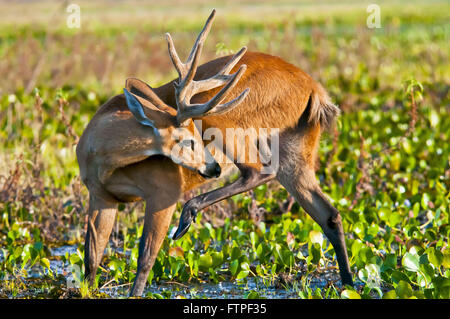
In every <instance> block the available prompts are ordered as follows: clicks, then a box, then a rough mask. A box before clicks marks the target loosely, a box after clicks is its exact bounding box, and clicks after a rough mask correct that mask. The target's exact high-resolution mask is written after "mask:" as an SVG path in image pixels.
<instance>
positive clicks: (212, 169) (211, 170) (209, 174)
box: [199, 163, 222, 178]
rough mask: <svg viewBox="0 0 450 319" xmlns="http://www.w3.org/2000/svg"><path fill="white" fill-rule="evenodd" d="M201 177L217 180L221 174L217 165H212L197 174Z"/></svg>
mask: <svg viewBox="0 0 450 319" xmlns="http://www.w3.org/2000/svg"><path fill="white" fill-rule="evenodd" d="M199 173H200V175H201V176H203V177H205V178H213V177H214V178H217V177H219V176H220V174H221V173H222V169H221V168H220V165H219V164H218V163H213V164H210V165H207V166H206V169H205V171H204V172H199Z"/></svg>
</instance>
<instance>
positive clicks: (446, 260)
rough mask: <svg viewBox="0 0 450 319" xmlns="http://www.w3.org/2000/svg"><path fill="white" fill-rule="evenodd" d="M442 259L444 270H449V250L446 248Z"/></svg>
mask: <svg viewBox="0 0 450 319" xmlns="http://www.w3.org/2000/svg"><path fill="white" fill-rule="evenodd" d="M442 254H443V259H442V266H444V267H445V268H450V248H449V247H447V248H445V250H444V251H443V253H442Z"/></svg>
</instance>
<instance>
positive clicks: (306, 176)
mask: <svg viewBox="0 0 450 319" xmlns="http://www.w3.org/2000/svg"><path fill="white" fill-rule="evenodd" d="M303 133H304V134H303V135H299V136H298V141H299V143H286V144H285V145H287V146H284V147H283V149H281V150H280V169H279V171H278V173H277V179H278V181H279V182H280V183H281V184H282V185H283V186H284V187H285V188H286V190H287V191H288V192H289V193H290V194H291V195H292V196H293V197H294V198H295V199H296V200H297V202H298V203H299V204H300V205H301V206H302V207H303V209H304V210H305V211H306V212H307V213H308V214H309V215H310V216H311V218H312V219H314V221H316V222H317V223H318V224H319V225H320V227H321V228H322V230H323V232H324V233H325V235H326V237H327V238H328V240H329V241H330V242H331V245H332V246H333V248H334V251H335V252H336V259H337V262H338V265H339V270H340V274H341V279H342V283H343V284H349V285H353V281H352V274H351V272H350V267H349V262H348V256H347V248H346V245H345V238H344V230H343V227H342V220H341V216H340V214H339V211H338V210H337V209H336V208H334V207H333V205H331V203H330V202H329V200H328V199H327V198H326V196H325V195H324V194H323V192H322V190H321V189H320V186H319V184H318V182H317V179H316V176H315V170H314V166H315V160H316V158H315V157H316V155H315V150H316V147H317V143H318V136H319V135H318V134H320V132H319V133H318V132H317V131H314V130H313V131H310V132H306V134H305V132H303Z"/></svg>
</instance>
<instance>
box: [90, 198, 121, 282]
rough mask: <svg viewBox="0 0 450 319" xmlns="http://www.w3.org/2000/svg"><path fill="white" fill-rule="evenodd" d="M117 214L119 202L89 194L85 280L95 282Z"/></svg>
mask: <svg viewBox="0 0 450 319" xmlns="http://www.w3.org/2000/svg"><path fill="white" fill-rule="evenodd" d="M116 213H117V202H114V201H110V200H105V199H103V198H101V197H99V196H97V195H95V194H92V193H91V194H89V216H88V225H87V232H86V240H85V251H84V265H85V279H88V280H89V283H90V285H93V284H94V282H95V275H96V274H97V269H98V266H99V265H100V262H101V260H102V257H103V253H104V251H105V248H106V244H107V243H108V240H109V236H110V234H111V231H112V228H113V226H114V221H115V218H116Z"/></svg>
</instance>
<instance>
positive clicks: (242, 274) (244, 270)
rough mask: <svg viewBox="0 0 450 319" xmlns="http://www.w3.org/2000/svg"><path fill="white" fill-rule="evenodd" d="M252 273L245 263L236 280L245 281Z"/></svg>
mask: <svg viewBox="0 0 450 319" xmlns="http://www.w3.org/2000/svg"><path fill="white" fill-rule="evenodd" d="M249 273H250V266H249V265H248V263H247V262H243V263H242V264H241V271H240V272H239V273H238V275H237V277H236V279H238V280H239V279H243V278H245V277H247V276H248V274H249Z"/></svg>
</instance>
